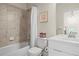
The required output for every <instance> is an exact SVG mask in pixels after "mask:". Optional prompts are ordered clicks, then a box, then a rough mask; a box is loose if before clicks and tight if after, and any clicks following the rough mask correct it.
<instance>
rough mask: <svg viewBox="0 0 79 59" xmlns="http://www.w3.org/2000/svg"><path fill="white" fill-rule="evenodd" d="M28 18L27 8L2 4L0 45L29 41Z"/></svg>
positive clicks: (0, 12)
mask: <svg viewBox="0 0 79 59" xmlns="http://www.w3.org/2000/svg"><path fill="white" fill-rule="evenodd" d="M28 15H30V12H29V14H28ZM27 20H28V18H27V11H26V10H22V9H19V8H17V7H14V6H11V5H8V4H0V47H3V46H6V45H9V44H13V43H18V42H20V43H21V42H23V41H26V42H28V41H29V39H27V34H28V33H27V28H28V27H29V26H28V25H27V23H28V22H27ZM13 39H14V40H13Z"/></svg>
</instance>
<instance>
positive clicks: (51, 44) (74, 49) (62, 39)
mask: <svg viewBox="0 0 79 59" xmlns="http://www.w3.org/2000/svg"><path fill="white" fill-rule="evenodd" d="M48 54H49V56H79V38H78V37H77V38H68V37H67V36H66V35H58V36H55V37H51V38H48Z"/></svg>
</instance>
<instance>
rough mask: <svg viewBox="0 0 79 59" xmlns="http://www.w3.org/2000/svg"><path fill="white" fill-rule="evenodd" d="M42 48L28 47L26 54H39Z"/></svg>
mask: <svg viewBox="0 0 79 59" xmlns="http://www.w3.org/2000/svg"><path fill="white" fill-rule="evenodd" d="M41 51H42V49H41V48H37V47H32V48H30V49H29V51H28V54H29V56H38V55H40V54H41Z"/></svg>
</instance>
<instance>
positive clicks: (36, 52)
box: [28, 38, 47, 56]
mask: <svg viewBox="0 0 79 59" xmlns="http://www.w3.org/2000/svg"><path fill="white" fill-rule="evenodd" d="M45 47H47V38H38V39H37V40H36V45H35V47H32V48H30V49H29V50H28V55H29V56H41V55H42V51H43V49H44V48H45Z"/></svg>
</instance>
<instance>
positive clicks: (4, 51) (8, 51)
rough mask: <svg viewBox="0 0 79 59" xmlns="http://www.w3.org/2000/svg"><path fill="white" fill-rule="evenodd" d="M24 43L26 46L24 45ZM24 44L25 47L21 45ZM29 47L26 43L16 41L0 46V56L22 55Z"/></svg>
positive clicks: (25, 53)
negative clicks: (15, 42)
mask: <svg viewBox="0 0 79 59" xmlns="http://www.w3.org/2000/svg"><path fill="white" fill-rule="evenodd" d="M25 45H26V46H25ZM23 46H25V47H23ZM28 49H29V45H28V43H25V42H23V43H21V44H19V43H17V44H12V45H8V46H5V47H2V48H0V56H24V55H27V50H28Z"/></svg>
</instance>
